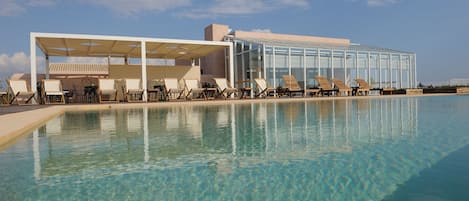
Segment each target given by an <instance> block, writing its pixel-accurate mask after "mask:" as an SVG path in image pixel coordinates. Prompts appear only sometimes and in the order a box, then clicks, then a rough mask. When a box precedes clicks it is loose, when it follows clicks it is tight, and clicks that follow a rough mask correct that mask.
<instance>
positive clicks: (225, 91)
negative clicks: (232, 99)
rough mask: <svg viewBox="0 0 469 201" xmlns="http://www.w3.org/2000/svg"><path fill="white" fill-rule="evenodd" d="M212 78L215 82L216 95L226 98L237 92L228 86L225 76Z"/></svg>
mask: <svg viewBox="0 0 469 201" xmlns="http://www.w3.org/2000/svg"><path fill="white" fill-rule="evenodd" d="M213 80H214V81H215V83H216V84H217V90H218V96H223V98H225V99H226V98H228V97H229V96H231V95H232V94H234V93H238V89H236V88H232V87H230V86H229V85H228V80H226V79H225V78H213Z"/></svg>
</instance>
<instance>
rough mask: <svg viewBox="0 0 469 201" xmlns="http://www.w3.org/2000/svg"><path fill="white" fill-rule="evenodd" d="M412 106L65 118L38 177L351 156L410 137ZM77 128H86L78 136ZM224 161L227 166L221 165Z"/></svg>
mask: <svg viewBox="0 0 469 201" xmlns="http://www.w3.org/2000/svg"><path fill="white" fill-rule="evenodd" d="M416 104H417V102H416V100H415V99H381V100H332V101H310V102H307V101H306V102H293V103H292V102H289V103H251V104H232V105H221V106H217V107H204V106H181V107H168V108H158V109H146V108H145V109H129V110H107V111H100V112H91V113H90V112H70V113H66V114H65V115H63V116H61V117H58V118H56V119H54V120H52V121H50V122H48V123H47V124H46V129H45V130H44V132H46V136H47V142H48V144H49V146H48V147H49V148H50V149H51V150H49V152H48V153H49V154H51V155H49V156H43V157H48V158H49V160H47V161H46V163H44V164H43V165H44V166H46V167H45V168H43V169H42V172H43V173H42V175H44V176H52V175H56V174H59V175H61V174H71V173H72V172H73V171H72V170H75V171H79V170H82V169H89V168H100V167H107V166H108V165H116V164H128V163H131V162H138V161H147V162H148V161H164V160H179V159H187V158H188V157H189V156H191V157H192V156H195V157H193V159H194V160H195V158H197V157H200V156H203V155H204V154H222V155H226V154H235V155H236V156H237V157H247V158H246V161H240V162H241V163H253V164H257V163H265V162H268V161H284V160H297V159H314V158H317V157H319V156H321V155H323V154H329V153H350V152H352V149H356V148H360V147H361V146H366V145H367V144H369V143H377V142H384V141H386V140H389V139H394V138H396V139H402V138H404V139H405V138H409V137H412V135H414V134H415V133H416V130H417V124H416V123H417V120H416V109H415V108H416ZM144 113H146V114H147V116H148V119H147V121H148V123H147V125H148V128H143V125H144V122H143V119H144V118H143V116H144ZM83 120H84V122H85V123H78V122H80V121H83ZM93 120H94V121H93ZM96 122H98V123H99V127H96V126H93V125H94V124H96ZM214 122H215V123H214ZM77 123H78V125H79V126H78V127H77V126H76V125H77ZM83 124H86V125H88V124H91V125H88V126H83V127H82V128H80V127H81V126H82V125H83ZM61 127H62V128H61ZM93 128H94V129H93ZM77 129H81V130H79V131H77ZM83 129H86V132H83ZM58 130H59V131H58ZM144 132H148V133H146V134H145V133H144ZM59 133H61V135H59ZM84 141H85V142H89V143H84ZM76 158H79V160H76ZM238 159H239V158H238ZM226 160H231V158H228V159H226V158H223V159H222V160H221V161H223V162H221V163H226ZM66 163H70V164H66ZM212 163H218V162H217V161H212ZM90 164H93V166H90ZM67 165H71V166H73V168H72V169H70V168H67V167H66V166H67ZM223 166H226V164H224V165H223ZM56 167H60V170H59V169H58V168H56ZM222 169H230V168H226V167H225V168H222Z"/></svg>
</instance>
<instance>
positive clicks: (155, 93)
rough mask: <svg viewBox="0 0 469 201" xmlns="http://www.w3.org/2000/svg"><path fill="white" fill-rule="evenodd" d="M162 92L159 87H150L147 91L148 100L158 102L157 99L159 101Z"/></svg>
mask: <svg viewBox="0 0 469 201" xmlns="http://www.w3.org/2000/svg"><path fill="white" fill-rule="evenodd" d="M160 92H161V90H160V89H158V88H155V89H148V90H147V93H148V102H157V101H159V100H160V98H161V96H160Z"/></svg>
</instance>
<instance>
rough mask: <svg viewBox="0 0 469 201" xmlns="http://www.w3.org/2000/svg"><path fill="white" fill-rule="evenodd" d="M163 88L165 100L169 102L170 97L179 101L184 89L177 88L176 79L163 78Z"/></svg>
mask: <svg viewBox="0 0 469 201" xmlns="http://www.w3.org/2000/svg"><path fill="white" fill-rule="evenodd" d="M164 87H165V92H166V100H170V99H171V98H172V97H176V99H180V98H181V97H182V95H183V93H184V89H181V88H179V83H178V80H177V79H176V78H164ZM174 95H175V96H174Z"/></svg>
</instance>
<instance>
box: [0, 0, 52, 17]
mask: <svg viewBox="0 0 469 201" xmlns="http://www.w3.org/2000/svg"><path fill="white" fill-rule="evenodd" d="M56 3H57V0H28V1H18V0H0V16H16V15H19V14H22V13H24V12H25V11H26V10H27V9H28V7H44V6H54V5H55V4H56Z"/></svg>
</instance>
